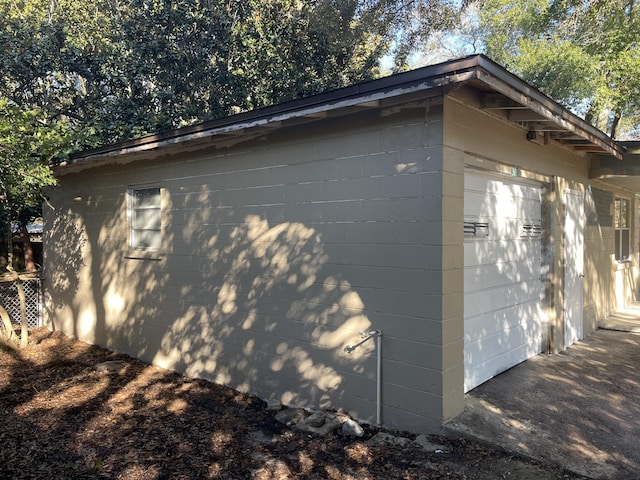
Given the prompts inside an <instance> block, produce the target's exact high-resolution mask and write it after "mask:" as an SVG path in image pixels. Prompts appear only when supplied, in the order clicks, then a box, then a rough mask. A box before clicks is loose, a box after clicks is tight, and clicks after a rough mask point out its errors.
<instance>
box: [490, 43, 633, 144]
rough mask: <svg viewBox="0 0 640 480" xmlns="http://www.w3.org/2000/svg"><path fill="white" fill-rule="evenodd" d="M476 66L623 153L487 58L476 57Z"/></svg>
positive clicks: (577, 118) (556, 103) (598, 131)
mask: <svg viewBox="0 0 640 480" xmlns="http://www.w3.org/2000/svg"><path fill="white" fill-rule="evenodd" d="M478 66H479V67H480V68H481V69H483V70H485V71H486V72H487V73H489V74H491V75H493V76H495V77H497V78H499V79H501V80H503V81H505V82H506V83H508V84H509V85H510V86H513V87H517V89H518V90H519V91H520V93H522V94H523V95H525V96H526V97H529V98H531V99H532V100H534V101H536V102H538V103H539V104H541V105H542V106H544V107H545V108H547V109H548V110H550V111H551V112H552V113H554V114H555V115H558V116H559V117H560V118H562V119H563V120H566V121H568V122H569V123H571V124H573V125H575V126H576V127H577V128H578V129H580V130H583V131H585V133H587V135H588V136H590V137H595V138H598V139H599V140H600V141H601V142H603V143H605V144H607V145H609V146H610V147H611V149H612V150H613V151H615V152H617V153H618V154H619V155H622V153H623V152H624V150H625V149H624V147H623V146H621V144H620V142H616V141H615V140H613V139H612V138H611V137H609V136H608V135H607V134H606V133H604V132H603V131H602V130H600V129H598V128H597V127H594V126H593V125H591V124H590V123H589V122H587V121H586V120H584V119H583V118H580V117H579V116H578V115H576V114H575V113H572V112H571V111H569V110H567V109H566V108H565V107H563V106H562V105H560V104H559V103H558V102H556V101H555V100H553V99H552V98H551V97H548V96H547V95H545V94H544V93H542V92H541V91H540V90H538V89H537V88H535V87H533V86H532V85H529V84H528V83H527V82H525V81H524V80H522V79H521V78H520V77H518V76H517V75H514V74H513V73H511V72H509V71H508V70H507V69H506V68H504V67H502V66H501V65H499V64H497V63H496V62H494V61H493V60H491V59H490V58H489V57H487V56H485V55H478Z"/></svg>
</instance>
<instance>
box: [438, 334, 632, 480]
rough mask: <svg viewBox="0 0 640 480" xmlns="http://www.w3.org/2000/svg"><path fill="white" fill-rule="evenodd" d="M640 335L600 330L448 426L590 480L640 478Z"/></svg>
mask: <svg viewBox="0 0 640 480" xmlns="http://www.w3.org/2000/svg"><path fill="white" fill-rule="evenodd" d="M639 366H640V335H638V334H636V333H631V332H618V331H607V330H598V331H597V332H595V333H594V334H593V335H591V336H590V337H589V338H587V339H585V340H584V341H582V342H579V343H577V344H575V345H574V346H572V347H571V348H569V349H568V350H567V351H566V352H565V353H562V354H560V355H538V356H537V357H534V358H532V359H531V360H529V361H527V362H524V363H522V364H520V365H518V366H516V367H514V368H512V369H510V370H509V371H507V372H505V373H503V374H501V375H499V376H497V377H495V378H494V379H492V380H489V381H488V382H486V383H485V384H483V385H480V386H479V387H478V388H476V389H474V390H472V391H471V392H470V393H469V394H468V395H467V398H466V407H465V410H464V412H463V413H462V414H461V415H459V416H458V417H456V418H455V419H453V420H452V421H451V422H449V423H448V424H447V425H446V427H445V428H446V429H447V430H449V431H450V432H452V433H462V434H466V435H470V436H472V437H475V438H478V439H481V440H484V441H486V442H489V443H492V444H497V445H499V446H501V447H503V448H505V449H507V450H510V451H515V452H518V453H522V454H525V455H528V456H530V457H533V458H538V459H542V460H545V461H549V462H553V463H556V464H559V465H561V466H563V467H564V468H566V469H568V470H571V471H573V472H575V473H578V474H581V475H585V476H587V477H590V478H596V479H605V478H607V479H608V478H617V479H623V478H638V476H639V475H640V448H639V446H638V442H639V441H640V370H639Z"/></svg>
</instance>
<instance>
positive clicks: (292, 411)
mask: <svg viewBox="0 0 640 480" xmlns="http://www.w3.org/2000/svg"><path fill="white" fill-rule="evenodd" d="M274 418H275V419H276V421H278V422H280V423H282V424H284V425H287V426H291V425H294V424H296V423H300V422H301V421H303V420H304V419H305V418H307V412H305V411H304V409H302V408H285V409H284V410H280V411H279V412H278V413H276V415H275V417H274Z"/></svg>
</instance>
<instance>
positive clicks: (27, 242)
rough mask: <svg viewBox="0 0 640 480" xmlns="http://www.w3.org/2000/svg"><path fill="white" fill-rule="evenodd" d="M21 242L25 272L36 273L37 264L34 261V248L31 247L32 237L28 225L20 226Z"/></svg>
mask: <svg viewBox="0 0 640 480" xmlns="http://www.w3.org/2000/svg"><path fill="white" fill-rule="evenodd" d="M20 241H21V242H22V251H23V253H24V270H25V271H26V272H35V271H36V263H35V261H34V259H33V247H32V246H31V236H30V235H29V232H28V231H27V226H26V225H20Z"/></svg>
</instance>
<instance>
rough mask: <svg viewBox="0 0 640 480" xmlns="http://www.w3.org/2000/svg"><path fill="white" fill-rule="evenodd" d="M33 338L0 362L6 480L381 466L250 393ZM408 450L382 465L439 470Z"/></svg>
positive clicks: (52, 338)
mask: <svg viewBox="0 0 640 480" xmlns="http://www.w3.org/2000/svg"><path fill="white" fill-rule="evenodd" d="M32 338H33V340H34V341H35V342H36V343H38V345H33V344H32V346H31V347H30V349H29V350H28V351H25V352H23V354H22V355H20V358H15V359H14V360H12V361H9V362H7V361H3V363H2V365H3V367H2V372H3V373H4V372H5V370H6V372H7V376H6V377H4V376H3V377H0V410H1V411H3V412H4V414H5V416H4V417H3V429H2V438H3V442H4V443H3V448H2V449H0V462H1V463H0V465H2V466H1V467H0V473H2V475H3V476H4V477H6V478H42V477H43V476H46V477H49V478H57V479H77V478H120V479H123V480H142V479H144V480H159V479H166V478H185V479H202V478H265V479H266V478H336V479H342V478H345V479H346V478H356V477H359V478H377V477H378V476H379V477H380V478H383V477H385V476H386V473H385V472H389V463H388V462H389V455H391V454H392V452H391V451H390V450H389V449H388V448H387V449H385V450H384V452H385V455H380V454H379V453H378V452H377V450H376V447H369V446H367V445H366V443H365V442H364V440H361V439H354V438H349V437H344V436H340V435H338V434H331V435H330V436H329V437H315V436H309V435H308V434H303V433H301V432H297V431H295V430H292V429H289V428H285V427H284V426H282V425H281V424H279V423H278V422H276V421H275V420H274V418H273V412H272V411H268V410H267V409H266V408H265V407H266V406H265V403H264V402H263V401H261V400H259V399H257V398H256V397H253V396H247V395H244V394H242V393H240V392H238V391H235V390H232V389H230V388H226V387H222V386H220V385H214V384H211V383H208V382H206V381H203V380H194V379H189V378H187V377H183V376H180V375H178V374H176V373H173V372H170V371H167V370H164V369H161V368H158V367H154V366H151V365H148V364H145V363H143V362H141V361H139V360H136V359H133V358H129V357H126V356H123V355H118V354H115V353H113V352H109V351H107V350H104V349H101V348H99V347H96V346H90V345H88V344H83V343H81V342H70V341H69V340H68V339H66V338H65V337H64V336H63V335H61V334H60V333H58V332H56V333H53V334H47V333H46V332H44V330H43V329H40V331H38V332H36V333H35V334H34V335H33V336H32ZM0 355H2V353H0ZM4 359H5V360H6V357H4ZM114 359H120V360H123V361H124V362H125V363H126V367H125V369H124V370H123V371H122V372H120V373H111V374H107V373H99V372H97V371H96V370H95V368H94V367H95V365H96V363H98V362H103V361H105V360H114ZM367 432H368V433H367V435H368V436H370V435H372V434H373V433H375V430H372V431H369V430H367ZM416 455H419V452H418V451H417V450H416V451H415V452H414V455H413V456H412V457H411V459H407V460H405V459H404V458H403V457H404V455H401V456H399V457H398V459H397V460H395V461H394V464H393V469H394V470H393V472H400V473H401V474H403V475H404V474H411V475H415V474H418V473H421V474H422V475H425V474H427V475H429V476H427V477H425V478H438V476H437V475H435V474H434V476H433V477H432V476H431V475H430V474H431V473H435V472H434V471H433V470H430V469H428V468H425V467H424V466H420V465H413V463H414V461H415V459H416V458H417V457H416ZM422 455H423V457H425V458H428V454H425V453H423V454H422ZM400 473H399V474H400Z"/></svg>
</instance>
